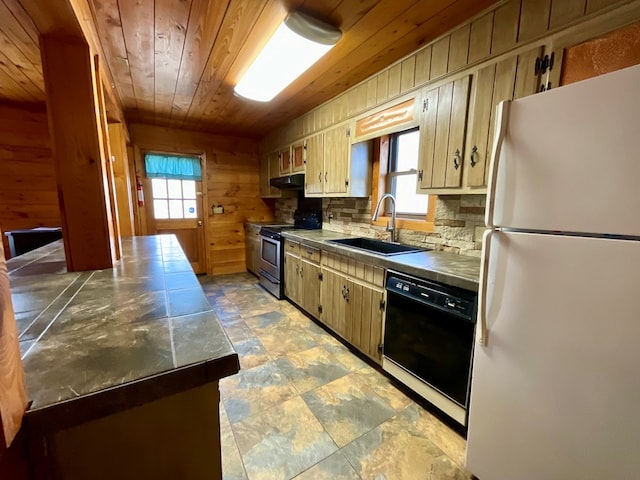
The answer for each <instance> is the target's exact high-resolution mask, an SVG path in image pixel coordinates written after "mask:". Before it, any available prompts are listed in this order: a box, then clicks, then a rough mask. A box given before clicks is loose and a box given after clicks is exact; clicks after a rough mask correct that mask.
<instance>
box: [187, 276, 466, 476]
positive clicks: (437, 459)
mask: <svg viewBox="0 0 640 480" xmlns="http://www.w3.org/2000/svg"><path fill="white" fill-rule="evenodd" d="M200 283H201V284H202V287H203V289H204V291H205V293H206V295H207V298H208V299H209V302H210V303H211V305H212V306H213V308H214V310H215V311H216V313H217V314H218V317H219V318H220V320H221V322H222V324H223V325H224V327H225V329H226V332H227V335H228V336H229V339H230V340H231V341H232V342H233V345H234V346H235V348H236V350H237V352H238V355H239V357H240V365H241V371H240V372H239V373H238V374H237V375H234V376H232V377H228V378H226V379H223V380H222V381H221V382H220V394H221V400H222V402H221V405H220V426H221V436H222V469H223V478H224V479H225V480H232V479H233V480H235V479H249V480H254V479H291V478H295V479H299V480H302V479H304V480H316V479H332V480H337V479H375V480H392V479H401V480H421V479H469V478H471V476H470V474H469V473H468V472H467V471H465V469H464V467H463V464H464V448H465V441H464V439H463V438H462V437H460V436H459V435H458V434H457V433H456V432H454V431H453V430H451V429H450V428H449V427H447V426H446V425H445V424H443V423H442V422H440V421H439V420H438V419H437V418H435V417H434V416H433V415H431V414H430V413H429V412H427V411H426V410H424V409H423V408H421V407H420V406H419V405H418V404H416V403H415V402H413V401H412V400H411V399H410V398H408V397H407V396H405V395H404V394H403V393H402V392H401V391H400V390H398V389H397V388H395V387H394V386H393V385H392V384H391V383H390V382H389V380H388V379H387V378H386V377H385V376H384V375H382V374H381V373H379V372H378V371H376V369H374V368H372V367H371V366H369V365H368V364H367V363H365V362H363V361H362V360H361V359H360V358H358V357H357V356H356V355H354V354H353V353H351V352H350V351H349V349H347V348H346V347H345V346H344V345H343V344H342V343H340V342H339V341H338V340H336V339H335V338H334V337H333V336H331V335H330V334H328V333H327V332H325V331H324V330H323V329H322V328H321V327H319V326H318V325H317V324H315V323H314V322H313V321H312V320H310V319H309V318H307V317H306V316H305V315H304V314H303V313H301V312H300V311H299V310H298V309H297V308H296V307H294V306H293V305H291V304H290V303H289V302H288V301H286V300H283V301H278V300H276V299H275V298H274V297H272V296H271V295H270V294H268V293H267V292H265V291H264V290H262V288H261V287H260V286H258V283H257V279H256V278H255V277H254V276H253V275H251V274H248V273H243V274H232V275H223V276H217V277H201V278H200Z"/></svg>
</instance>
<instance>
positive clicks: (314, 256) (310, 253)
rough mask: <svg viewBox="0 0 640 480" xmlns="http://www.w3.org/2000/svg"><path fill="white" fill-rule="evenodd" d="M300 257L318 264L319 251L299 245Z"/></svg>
mask: <svg viewBox="0 0 640 480" xmlns="http://www.w3.org/2000/svg"><path fill="white" fill-rule="evenodd" d="M300 256H301V257H302V258H304V259H306V260H309V261H310V262H313V263H318V264H319V263H320V249H319V248H315V247H310V246H309V245H304V244H301V245H300Z"/></svg>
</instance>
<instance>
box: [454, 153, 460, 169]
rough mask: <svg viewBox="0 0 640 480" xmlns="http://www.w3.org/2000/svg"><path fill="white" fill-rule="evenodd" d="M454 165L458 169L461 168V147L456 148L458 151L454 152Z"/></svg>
mask: <svg viewBox="0 0 640 480" xmlns="http://www.w3.org/2000/svg"><path fill="white" fill-rule="evenodd" d="M453 167H454V168H455V169H456V170H457V169H459V168H460V149H459V148H458V149H456V153H454V154H453Z"/></svg>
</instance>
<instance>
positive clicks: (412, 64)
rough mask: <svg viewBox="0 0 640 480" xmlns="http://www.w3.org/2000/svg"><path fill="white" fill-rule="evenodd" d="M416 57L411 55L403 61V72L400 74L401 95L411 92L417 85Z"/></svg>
mask: <svg viewBox="0 0 640 480" xmlns="http://www.w3.org/2000/svg"><path fill="white" fill-rule="evenodd" d="M415 72H416V56H415V55H411V56H410V57H409V58H407V59H406V60H403V61H402V72H401V74H400V93H404V92H406V91H407V90H411V89H412V88H413V86H414V85H415Z"/></svg>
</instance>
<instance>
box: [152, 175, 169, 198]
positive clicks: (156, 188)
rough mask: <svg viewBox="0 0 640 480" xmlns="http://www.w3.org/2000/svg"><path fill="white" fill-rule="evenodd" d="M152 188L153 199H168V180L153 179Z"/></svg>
mask: <svg viewBox="0 0 640 480" xmlns="http://www.w3.org/2000/svg"><path fill="white" fill-rule="evenodd" d="M151 188H152V190H153V198H167V180H166V179H164V178H152V179H151Z"/></svg>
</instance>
